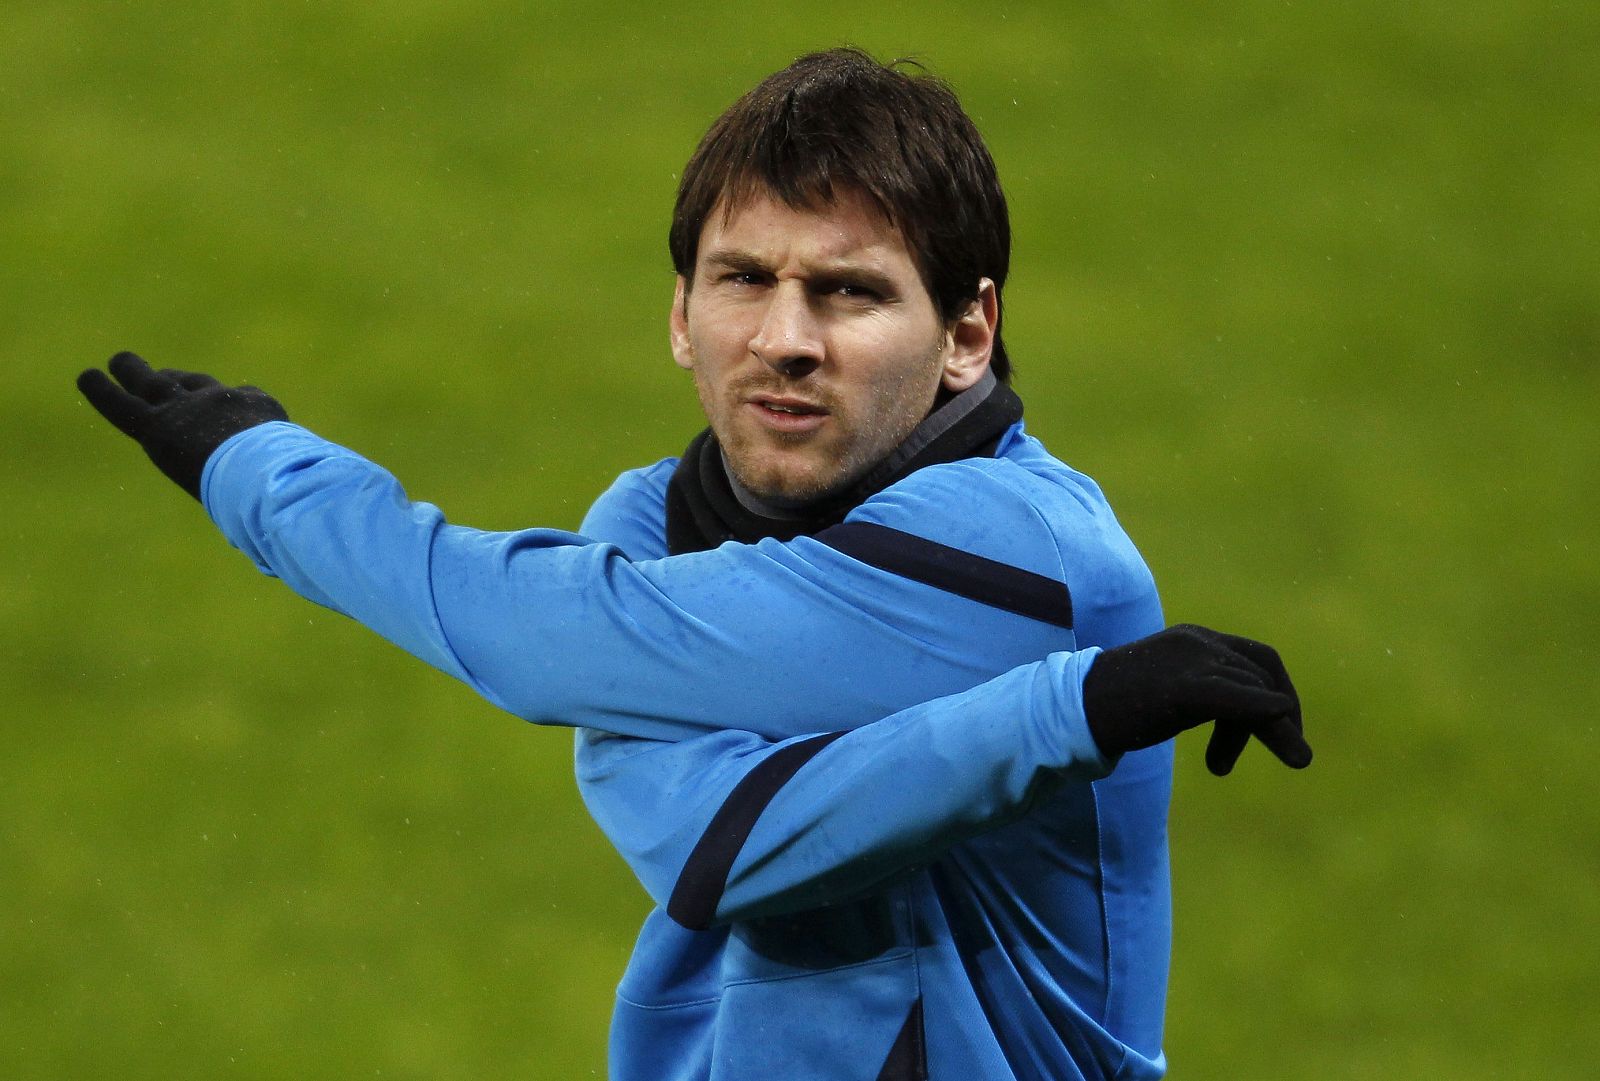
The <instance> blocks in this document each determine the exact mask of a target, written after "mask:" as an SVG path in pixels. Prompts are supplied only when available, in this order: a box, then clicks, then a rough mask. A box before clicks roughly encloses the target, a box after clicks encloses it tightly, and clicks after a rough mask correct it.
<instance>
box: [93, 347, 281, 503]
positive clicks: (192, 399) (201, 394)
mask: <svg viewBox="0 0 1600 1081" xmlns="http://www.w3.org/2000/svg"><path fill="white" fill-rule="evenodd" d="M107 367H108V368H110V370H111V375H114V376H116V379H117V381H116V382H115V383H114V382H112V381H111V377H110V376H108V375H106V373H105V372H103V371H101V370H100V369H99V368H90V369H88V370H87V371H85V372H83V373H82V374H81V375H79V376H78V389H79V390H80V391H82V392H83V396H84V397H85V398H87V399H89V404H90V405H92V406H94V407H95V408H96V409H98V410H99V411H100V415H101V416H103V417H105V418H106V419H107V420H109V421H110V422H111V423H112V424H114V425H116V426H117V428H118V429H119V430H120V431H121V432H122V433H123V434H124V435H127V436H130V437H132V438H133V439H135V440H137V441H138V443H139V445H140V446H141V447H143V448H144V452H145V453H146V454H148V455H149V456H150V460H151V461H152V462H154V463H155V464H156V468H158V469H160V470H161V472H163V473H165V474H166V475H167V476H168V477H170V478H172V480H173V481H174V482H175V483H177V485H178V486H179V487H180V488H182V489H183V490H184V491H186V492H188V493H189V494H190V495H192V496H194V497H195V498H196V499H199V498H200V477H201V475H202V473H204V471H205V467H206V459H208V458H210V457H211V454H212V452H213V451H215V450H216V449H217V448H218V447H220V446H222V444H223V443H225V442H227V440H228V439H229V437H231V436H233V435H236V434H237V433H239V432H242V431H244V430H245V429H246V428H253V427H255V426H256V425H257V424H265V423H266V422H267V421H270V420H288V419H289V414H288V413H286V412H284V408H283V406H281V405H279V404H278V402H277V400H276V399H275V398H273V397H272V396H271V395H269V394H268V393H267V392H266V391H264V390H261V389H259V388H257V387H227V386H223V385H222V384H221V383H219V382H217V381H216V380H215V379H213V378H211V376H209V375H203V374H201V373H199V372H180V371H177V370H175V369H172V368H163V369H162V370H161V371H152V370H151V368H150V365H148V364H146V363H145V362H144V361H143V360H142V359H141V358H139V357H138V356H135V355H134V354H133V353H118V354H117V355H116V356H114V357H112V358H111V360H110V362H109V363H108V364H107ZM118 383H120V384H121V386H118V385H117V384H118Z"/></svg>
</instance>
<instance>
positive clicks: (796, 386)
mask: <svg viewBox="0 0 1600 1081" xmlns="http://www.w3.org/2000/svg"><path fill="white" fill-rule="evenodd" d="M728 393H729V394H731V395H733V397H735V398H737V399H738V400H740V401H744V400H746V399H748V398H754V397H758V396H761V395H766V396H769V397H773V398H800V399H802V400H804V401H807V402H810V403H811V404H812V405H816V406H820V407H821V408H823V409H827V410H829V411H831V410H832V409H833V404H834V403H833V395H831V394H829V393H827V391H825V390H824V389H823V388H821V387H819V386H817V385H815V384H814V383H808V382H806V381H804V380H791V379H783V378H781V377H780V378H778V379H767V378H756V379H745V380H741V381H740V382H737V383H730V384H729V385H728Z"/></svg>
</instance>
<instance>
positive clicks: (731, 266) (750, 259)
mask: <svg viewBox="0 0 1600 1081" xmlns="http://www.w3.org/2000/svg"><path fill="white" fill-rule="evenodd" d="M705 261H706V265H707V266H713V267H717V268H720V269H722V270H733V271H738V272H741V273H746V272H750V271H757V272H760V273H763V274H764V273H766V272H767V270H768V267H767V265H766V264H765V263H763V262H762V261H761V260H760V259H758V258H757V257H756V256H755V255H754V254H752V253H751V252H747V251H737V250H719V251H714V252H711V253H709V254H708V255H707V256H706V257H705Z"/></svg>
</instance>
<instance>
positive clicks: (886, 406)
mask: <svg viewBox="0 0 1600 1081" xmlns="http://www.w3.org/2000/svg"><path fill="white" fill-rule="evenodd" d="M995 308H996V302H995V298H994V287H993V284H992V283H990V282H989V281H988V279H984V280H983V281H982V282H981V283H980V288H979V299H978V301H977V302H975V303H974V304H973V305H972V308H971V309H970V310H969V311H968V312H967V313H966V314H964V315H963V316H962V317H961V318H959V319H957V320H956V321H955V322H954V323H952V324H950V325H948V326H947V325H946V324H945V323H944V322H943V321H942V320H941V319H940V317H939V313H938V309H937V308H936V307H935V305H934V301H933V298H932V297H931V296H930V295H929V294H928V291H927V289H926V288H925V287H924V286H923V284H922V278H921V276H920V275H919V274H918V273H917V267H916V263H915V262H914V261H913V259H912V256H911V253H910V252H909V251H908V250H907V249H906V245H905V241H904V239H903V238H902V237H901V235H900V231H899V230H898V229H896V228H895V227H894V226H893V225H891V224H890V223H889V221H888V220H887V219H886V218H884V216H883V215H882V214H881V213H879V212H878V210H877V208H876V207H874V206H873V204H872V203H871V202H869V201H868V200H867V199H866V198H864V197H863V196H861V195H859V194H857V193H845V194H843V195H842V196H841V197H840V198H839V199H838V200H837V201H835V202H834V203H833V204H831V205H829V206H825V207H822V208H820V209H817V210H795V209H793V208H791V207H788V206H786V205H784V204H783V203H782V202H781V201H779V200H776V199H773V198H770V197H767V196H765V195H763V196H759V197H756V198H753V199H751V200H750V201H748V202H747V203H745V204H744V205H741V206H739V207H736V208H735V209H734V212H733V213H732V214H731V215H727V216H725V215H724V214H723V212H722V208H721V207H720V206H719V207H718V208H717V209H716V210H715V211H713V212H712V214H711V215H710V216H709V218H708V220H707V222H706V225H705V227H704V229H703V230H702V232H701V235H700V248H699V253H698V256H697V258H696V262H695V267H694V280H693V282H692V283H690V282H685V281H684V280H683V279H682V278H679V279H678V288H677V294H676V296H675V297H674V299H673V306H672V353H673V357H674V358H675V359H676V360H677V362H678V364H679V365H681V366H682V367H684V368H687V369H689V370H690V371H692V372H694V381H695V386H696V388H697V389H698V390H699V392H700V404H701V406H702V407H703V408H704V409H705V414H706V418H707V420H709V421H710V424H711V428H712V430H713V431H714V432H715V433H716V436H717V440H718V441H719V442H720V443H721V444H722V449H723V453H724V454H725V455H726V456H727V460H728V463H729V466H730V467H731V468H732V470H733V473H734V475H735V476H736V477H737V478H738V479H739V481H740V483H742V484H743V485H744V486H745V487H746V488H748V489H749V490H750V491H752V492H754V493H755V494H756V495H758V496H760V497H761V498H763V499H767V500H770V501H772V502H775V503H778V504H780V505H788V506H794V505H798V504H802V503H807V502H810V501H812V500H816V499H819V498H822V497H824V496H827V495H831V494H833V493H835V492H838V491H840V490H842V489H843V488H845V487H847V486H848V485H850V484H851V483H852V482H854V481H856V480H858V479H860V478H861V477H862V476H863V475H864V474H865V473H866V472H867V471H868V470H870V469H871V468H872V467H873V466H874V465H876V464H877V463H878V462H879V461H881V460H883V458H885V457H886V456H887V455H888V454H889V452H890V451H892V450H893V449H894V448H895V447H896V446H898V445H899V444H900V443H901V442H902V441H903V440H904V439H905V438H906V436H907V435H909V434H910V433H911V430H912V429H913V428H915V427H916V426H917V424H918V423H919V422H921V421H922V419H923V418H924V417H926V416H927V414H928V411H929V409H930V408H932V406H933V400H934V395H935V393H936V392H937V391H938V388H939V387H940V385H941V384H942V385H943V386H945V387H947V388H949V389H950V390H952V391H961V390H965V389H967V388H968V387H970V386H972V385H973V384H974V383H976V382H977V381H978V379H979V378H981V377H982V375H983V373H984V371H985V370H987V368H988V365H989V350H990V346H991V345H992V342H993V328H994V322H995V317H994V312H995Z"/></svg>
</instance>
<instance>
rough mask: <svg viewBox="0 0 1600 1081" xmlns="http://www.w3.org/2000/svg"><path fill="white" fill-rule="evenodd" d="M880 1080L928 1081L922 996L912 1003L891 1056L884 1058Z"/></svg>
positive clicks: (896, 1038) (879, 1075)
mask: <svg viewBox="0 0 1600 1081" xmlns="http://www.w3.org/2000/svg"><path fill="white" fill-rule="evenodd" d="M878 1081H928V1052H927V1041H926V1040H925V1039H924V1037H923V1032H922V996H921V995H918V996H917V1000H916V1001H915V1002H913V1003H912V1004H911V1010H910V1012H909V1013H907V1014H906V1022H905V1024H903V1025H901V1026H900V1035H898V1036H896V1037H895V1040H894V1046H893V1047H891V1048H889V1057H888V1058H886V1059H884V1060H883V1069H881V1070H879V1071H878Z"/></svg>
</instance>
